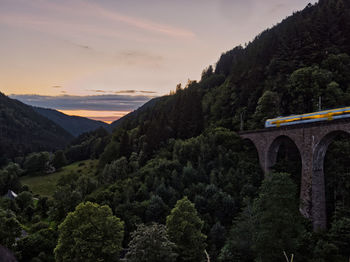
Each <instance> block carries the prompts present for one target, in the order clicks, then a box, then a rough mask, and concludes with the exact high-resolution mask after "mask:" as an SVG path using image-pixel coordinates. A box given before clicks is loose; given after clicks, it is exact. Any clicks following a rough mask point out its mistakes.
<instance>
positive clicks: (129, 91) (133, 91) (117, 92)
mask: <svg viewBox="0 0 350 262" xmlns="http://www.w3.org/2000/svg"><path fill="white" fill-rule="evenodd" d="M136 92H137V90H132V89H131V90H120V91H116V92H114V93H115V94H134V93H136Z"/></svg>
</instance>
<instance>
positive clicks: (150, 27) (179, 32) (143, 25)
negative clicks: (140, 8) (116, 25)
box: [90, 4, 195, 38]
mask: <svg viewBox="0 0 350 262" xmlns="http://www.w3.org/2000/svg"><path fill="white" fill-rule="evenodd" d="M90 6H91V9H92V10H93V11H94V12H96V11H97V12H98V13H99V14H100V15H101V16H103V17H105V18H108V19H110V20H112V21H118V22H122V23H125V24H128V25H130V26H134V27H136V28H139V29H143V30H147V31H150V32H153V33H160V34H164V35H168V36H171V37H182V38H193V37H195V34H194V33H193V32H192V31H190V30H187V29H184V28H179V27H174V26H170V25H166V24H161V23H157V22H154V21H150V20H146V19H141V18H136V17H132V16H126V15H124V14H121V13H118V12H112V11H110V10H107V9H105V8H102V7H101V6H98V5H95V4H94V5H93V4H90Z"/></svg>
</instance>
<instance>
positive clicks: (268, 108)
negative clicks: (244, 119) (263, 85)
mask: <svg viewBox="0 0 350 262" xmlns="http://www.w3.org/2000/svg"><path fill="white" fill-rule="evenodd" d="M279 107H280V98H279V96H278V93H276V92H272V91H265V92H264V94H263V95H262V96H261V97H260V98H259V100H258V104H257V107H256V109H255V113H254V118H256V121H257V122H258V121H262V123H265V121H266V120H267V119H269V118H273V117H276V116H279V115H280V111H281V110H280V108H279Z"/></svg>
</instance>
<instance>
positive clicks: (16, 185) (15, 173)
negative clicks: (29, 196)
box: [0, 163, 23, 196]
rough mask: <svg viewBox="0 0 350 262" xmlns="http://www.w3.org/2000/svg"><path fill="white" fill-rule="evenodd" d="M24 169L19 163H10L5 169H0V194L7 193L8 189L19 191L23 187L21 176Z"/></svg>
mask: <svg viewBox="0 0 350 262" xmlns="http://www.w3.org/2000/svg"><path fill="white" fill-rule="evenodd" d="M22 174H23V170H22V169H21V168H20V166H19V165H18V164H14V163H9V164H8V165H7V166H6V167H4V168H3V169H0V196H3V195H4V194H6V193H7V191H8V190H12V191H14V192H18V191H19V190H20V189H21V183H20V181H19V177H20V176H21V175H22Z"/></svg>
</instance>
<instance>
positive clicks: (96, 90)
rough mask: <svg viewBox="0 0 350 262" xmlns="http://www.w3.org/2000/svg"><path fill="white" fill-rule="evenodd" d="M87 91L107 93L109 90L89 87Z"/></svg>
mask: <svg viewBox="0 0 350 262" xmlns="http://www.w3.org/2000/svg"><path fill="white" fill-rule="evenodd" d="M86 91H91V92H95V93H107V91H105V90H101V89H87V90H86Z"/></svg>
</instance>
